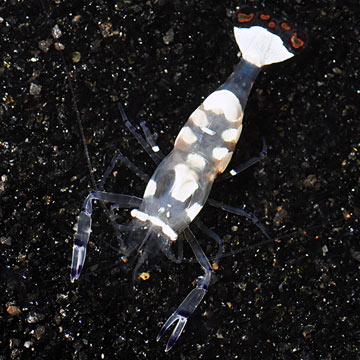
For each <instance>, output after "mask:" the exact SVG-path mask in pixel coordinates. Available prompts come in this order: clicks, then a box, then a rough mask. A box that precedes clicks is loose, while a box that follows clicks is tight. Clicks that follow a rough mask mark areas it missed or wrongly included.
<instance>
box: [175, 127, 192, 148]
mask: <svg viewBox="0 0 360 360" xmlns="http://www.w3.org/2000/svg"><path fill="white" fill-rule="evenodd" d="M180 139H181V140H183V141H185V142H186V143H187V144H189V145H191V144H193V143H194V142H195V141H196V140H197V136H196V135H195V134H194V133H193V131H192V130H191V129H190V128H189V127H188V126H184V127H183V128H182V129H181V130H180V132H179V134H178V136H177V138H176V140H175V146H176V143H177V142H178V141H179V140H180Z"/></svg>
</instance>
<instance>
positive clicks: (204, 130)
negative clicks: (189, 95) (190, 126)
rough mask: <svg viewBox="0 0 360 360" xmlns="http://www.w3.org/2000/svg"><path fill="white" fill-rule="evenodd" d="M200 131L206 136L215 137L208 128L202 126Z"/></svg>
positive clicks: (212, 131)
mask: <svg viewBox="0 0 360 360" xmlns="http://www.w3.org/2000/svg"><path fill="white" fill-rule="evenodd" d="M201 130H202V131H203V132H204V133H205V134H208V135H210V136H214V135H216V131H214V130H212V129H209V128H208V127H206V126H204V127H202V128H201Z"/></svg>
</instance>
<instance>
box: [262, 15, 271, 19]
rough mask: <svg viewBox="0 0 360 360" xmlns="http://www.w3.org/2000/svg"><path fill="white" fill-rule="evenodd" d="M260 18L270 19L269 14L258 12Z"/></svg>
mask: <svg viewBox="0 0 360 360" xmlns="http://www.w3.org/2000/svg"><path fill="white" fill-rule="evenodd" d="M260 19H261V20H269V19H270V15H269V14H260Z"/></svg>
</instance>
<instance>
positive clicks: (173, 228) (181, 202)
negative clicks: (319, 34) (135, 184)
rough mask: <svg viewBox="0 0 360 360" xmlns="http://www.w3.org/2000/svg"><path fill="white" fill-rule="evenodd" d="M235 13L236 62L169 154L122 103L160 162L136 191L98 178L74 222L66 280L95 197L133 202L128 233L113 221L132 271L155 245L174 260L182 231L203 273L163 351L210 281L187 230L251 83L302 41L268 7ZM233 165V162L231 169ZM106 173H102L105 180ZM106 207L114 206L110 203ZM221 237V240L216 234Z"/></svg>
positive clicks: (226, 155)
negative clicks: (114, 189) (133, 258)
mask: <svg viewBox="0 0 360 360" xmlns="http://www.w3.org/2000/svg"><path fill="white" fill-rule="evenodd" d="M237 19H238V22H237V24H236V26H235V27H234V34H235V39H236V42H237V44H238V46H239V49H240V51H241V53H242V57H241V60H240V62H239V64H238V65H237V66H236V68H235V70H234V72H233V73H232V74H231V75H230V76H229V78H228V79H227V80H226V81H225V83H224V84H222V85H221V86H220V87H219V88H218V89H217V90H215V91H214V92H213V93H211V94H210V95H209V96H208V97H207V98H206V99H205V100H204V102H203V103H202V104H201V105H200V106H199V107H198V108H197V109H196V110H195V111H194V112H193V113H192V114H191V115H190V117H189V119H188V120H187V122H186V123H185V125H184V126H183V127H182V129H181V130H180V132H179V134H178V136H177V138H176V140H175V143H174V148H173V150H172V151H171V152H170V153H169V154H168V155H167V156H165V157H163V156H162V155H161V153H159V152H158V148H157V147H156V146H154V142H153V139H152V137H151V135H149V134H147V131H146V130H147V128H146V127H144V130H145V137H146V139H147V141H146V140H145V139H143V138H142V137H141V135H139V134H137V132H136V130H135V129H134V128H132V125H131V123H130V122H129V121H128V120H127V118H126V115H125V114H124V112H123V110H122V108H120V111H121V113H122V116H123V118H124V119H125V123H126V125H127V127H128V128H129V129H130V130H131V131H132V132H133V134H135V135H136V136H137V137H138V139H139V141H140V142H141V143H142V145H143V147H144V148H145V149H146V150H147V151H148V153H149V154H150V155H151V157H152V158H153V160H154V161H155V163H156V164H158V166H157V168H156V170H155V172H154V174H153V175H152V176H151V178H150V179H147V178H146V176H145V175H143V178H145V179H146V180H148V182H147V186H146V188H145V191H144V194H143V197H142V199H141V198H138V197H135V196H131V195H124V194H117V193H110V192H106V191H104V190H103V189H102V188H103V186H102V185H103V183H102V185H101V186H100V187H98V188H97V189H95V190H94V191H93V192H91V193H90V194H89V195H88V196H87V198H86V199H85V201H84V204H83V208H82V211H81V213H80V215H79V219H78V222H77V226H76V233H75V236H74V245H73V253H72V263H71V274H70V277H71V281H72V282H74V281H75V280H77V279H78V278H79V276H80V273H81V271H82V269H83V266H84V262H85V258H86V248H87V244H88V241H89V237H90V233H91V216H92V212H93V209H92V202H93V200H100V201H101V202H108V203H112V204H113V206H114V207H116V208H130V209H132V210H131V212H130V214H131V217H132V221H131V222H130V225H129V226H128V227H127V229H130V234H129V235H128V236H127V237H126V238H124V237H123V236H121V235H120V232H119V230H121V229H122V228H121V226H120V225H115V228H116V230H117V231H116V233H117V237H118V239H119V243H120V250H121V252H122V253H123V254H124V256H129V255H130V254H132V253H134V252H137V253H139V254H140V256H139V260H138V263H137V265H136V268H135V272H136V271H137V270H138V269H139V267H140V266H141V265H142V264H143V263H144V262H145V260H146V259H147V258H148V257H149V256H150V255H152V254H154V253H156V252H158V251H161V252H163V253H164V254H165V255H166V256H167V257H168V258H169V259H170V260H173V261H177V259H176V257H175V255H174V253H173V251H172V244H173V243H175V242H176V241H177V240H178V239H179V236H180V235H182V234H183V235H184V237H185V238H186V240H187V242H188V243H189V244H190V246H191V248H192V250H193V252H194V255H195V257H196V259H197V261H198V262H199V264H200V266H201V267H202V269H203V272H204V274H203V275H202V276H200V277H198V279H197V283H196V286H195V288H194V289H193V290H191V292H190V293H189V294H188V295H187V297H186V298H185V299H184V300H183V302H182V303H181V304H180V305H179V307H178V308H177V309H176V310H175V312H174V313H173V314H172V315H171V316H170V317H169V318H168V320H167V321H166V322H165V324H164V325H163V327H162V328H161V330H160V332H159V334H158V336H157V340H160V338H161V337H162V336H163V334H164V333H165V331H166V330H167V329H168V328H170V327H171V326H172V325H173V324H175V328H174V330H173V332H172V334H171V335H170V338H169V340H168V342H167V345H166V348H165V351H169V350H170V349H171V348H172V347H173V346H174V344H175V343H176V341H177V340H178V338H179V337H180V335H181V333H182V331H183V330H184V328H185V325H186V323H187V321H188V319H189V317H190V316H191V314H192V313H193V312H194V311H195V309H196V308H197V306H198V305H199V304H200V303H201V301H202V300H203V298H204V296H205V294H206V292H207V289H208V287H209V284H210V281H211V276H212V272H213V269H212V266H211V264H210V262H209V260H208V258H207V257H206V255H205V253H204V252H203V250H202V248H201V247H200V245H199V244H198V242H197V240H196V238H195V236H194V235H193V233H192V231H191V230H190V224H191V223H192V222H193V221H194V219H195V218H196V217H197V215H198V214H199V212H200V211H201V209H202V208H203V206H204V205H205V203H206V202H207V201H208V197H209V193H210V191H211V188H212V185H213V183H214V180H215V179H216V177H217V176H218V175H221V174H223V173H224V171H225V170H226V168H227V166H228V164H229V162H230V160H231V158H232V155H233V152H234V149H235V146H236V144H237V142H238V140H239V137H240V135H241V131H242V127H243V122H242V120H243V115H244V109H245V106H246V102H247V99H248V96H249V93H250V90H251V88H252V86H253V83H254V81H255V79H256V77H257V75H258V74H259V72H260V71H261V69H262V68H263V67H264V66H266V65H270V64H273V63H278V62H282V61H285V60H287V59H290V58H291V57H293V56H294V54H295V52H296V51H297V50H299V49H301V48H302V47H303V46H304V44H305V42H304V39H303V37H302V36H301V34H300V33H298V32H297V31H293V30H292V29H291V27H290V25H288V24H287V23H285V22H282V23H280V25H279V26H278V25H276V22H275V21H274V20H272V19H271V17H270V15H267V14H263V13H253V12H250V13H249V12H247V13H245V12H240V13H239V14H238V16H237ZM277 30H279V32H277ZM124 159H125V158H124V156H123V155H121V154H120V155H118V156H117V157H116V158H114V160H113V161H112V164H111V166H110V170H108V171H107V174H109V173H110V171H111V169H112V168H113V167H114V166H115V163H116V161H118V160H124ZM129 166H130V167H131V166H132V167H135V165H129ZM135 170H136V167H135ZM238 172H239V171H235V170H233V172H232V173H231V174H230V175H236V174H237V173H238ZM223 175H225V176H226V174H223ZM105 179H106V176H105V177H104V179H103V182H104V181H105ZM210 204H211V205H214V206H218V207H220V208H223V209H225V210H227V211H233V212H235V213H240V214H242V213H241V211H240V210H239V211H236V210H234V208H231V207H226V206H224V205H221V204H219V203H217V202H215V201H213V200H211V201H210ZM110 213H111V214H112V210H111V211H110ZM242 215H244V214H242ZM246 216H248V217H250V218H251V219H252V220H253V221H254V222H256V223H257V225H258V226H259V227H260V228H261V229H262V230H263V232H264V233H265V234H266V232H265V230H264V228H263V227H262V226H261V225H259V223H258V220H257V219H256V218H255V216H253V215H252V216H249V215H246ZM219 244H220V247H221V241H219Z"/></svg>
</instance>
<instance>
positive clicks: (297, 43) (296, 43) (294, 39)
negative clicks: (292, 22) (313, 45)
mask: <svg viewBox="0 0 360 360" xmlns="http://www.w3.org/2000/svg"><path fill="white" fill-rule="evenodd" d="M290 43H291V46H292V47H293V48H294V49H300V48H302V47H303V46H304V45H305V41H304V40H302V39H300V37H299V36H298V33H297V32H293V33H292V34H291V35H290Z"/></svg>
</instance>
